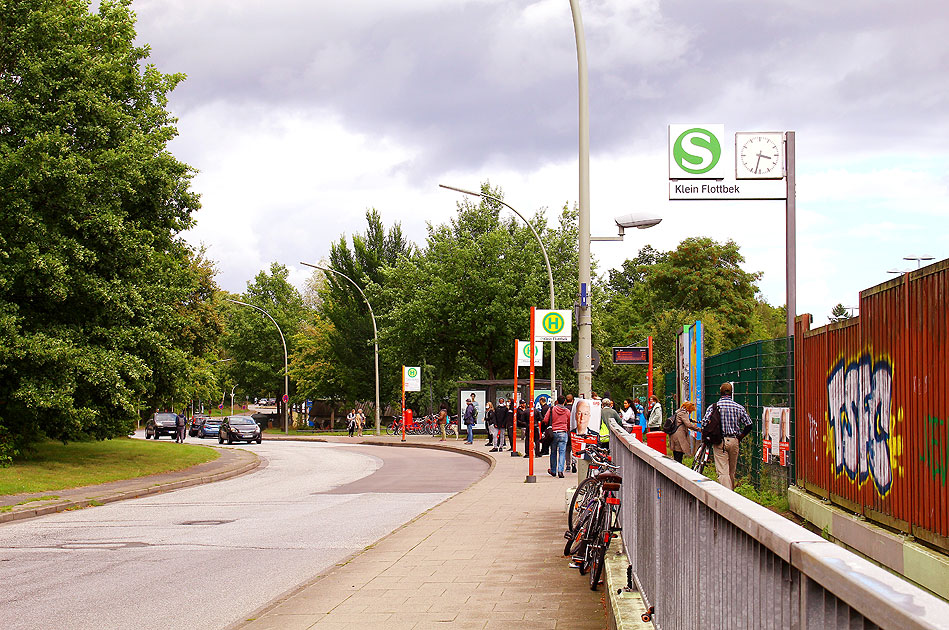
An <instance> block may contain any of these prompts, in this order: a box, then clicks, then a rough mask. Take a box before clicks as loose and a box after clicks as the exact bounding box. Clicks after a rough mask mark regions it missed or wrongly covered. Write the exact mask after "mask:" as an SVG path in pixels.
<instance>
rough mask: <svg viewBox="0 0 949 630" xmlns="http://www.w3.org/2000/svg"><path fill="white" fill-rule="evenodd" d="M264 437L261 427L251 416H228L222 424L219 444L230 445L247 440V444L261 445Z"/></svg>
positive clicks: (218, 439)
mask: <svg viewBox="0 0 949 630" xmlns="http://www.w3.org/2000/svg"><path fill="white" fill-rule="evenodd" d="M262 439H263V436H262V434H261V430H260V427H259V426H258V425H257V423H256V422H254V419H253V418H251V417H250V416H228V417H227V418H224V422H222V423H221V430H220V431H219V432H218V435H217V443H218V444H224V440H227V443H228V444H233V443H234V442H240V441H243V440H247V443H248V444H250V443H251V442H257V443H258V444H260V442H261V440H262Z"/></svg>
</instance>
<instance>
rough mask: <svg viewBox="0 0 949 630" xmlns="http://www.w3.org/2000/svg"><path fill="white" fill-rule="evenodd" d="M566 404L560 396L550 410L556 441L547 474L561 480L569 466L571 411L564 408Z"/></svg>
mask: <svg viewBox="0 0 949 630" xmlns="http://www.w3.org/2000/svg"><path fill="white" fill-rule="evenodd" d="M565 402H566V399H565V398H564V396H558V397H557V404H555V405H554V406H553V407H551V408H550V427H551V429H553V432H554V439H553V442H551V444H550V468H548V469H547V474H548V475H550V476H551V477H560V478H561V479H563V471H564V469H565V468H566V465H567V457H566V455H567V431H568V430H569V429H570V410H569V409H567V407H565V406H564V403H565Z"/></svg>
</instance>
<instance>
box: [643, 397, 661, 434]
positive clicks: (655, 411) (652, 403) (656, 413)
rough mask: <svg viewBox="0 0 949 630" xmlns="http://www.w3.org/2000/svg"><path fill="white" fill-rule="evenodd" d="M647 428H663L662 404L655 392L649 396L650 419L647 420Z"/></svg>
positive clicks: (658, 429)
mask: <svg viewBox="0 0 949 630" xmlns="http://www.w3.org/2000/svg"><path fill="white" fill-rule="evenodd" d="M646 428H647V429H648V430H650V431H661V430H662V405H660V404H659V398H658V397H657V396H656V395H655V394H653V395H652V396H650V397H649V419H648V420H646Z"/></svg>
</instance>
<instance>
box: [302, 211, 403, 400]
mask: <svg viewBox="0 0 949 630" xmlns="http://www.w3.org/2000/svg"><path fill="white" fill-rule="evenodd" d="M366 224H367V227H366V231H365V232H363V233H357V234H354V235H353V237H352V246H350V244H349V243H348V242H347V240H346V237H345V236H342V237H340V239H339V241H337V242H336V243H334V244H333V246H332V248H331V249H330V260H329V267H330V268H331V269H334V270H336V271H338V272H340V273H343V274H345V275H346V276H347V277H349V278H351V279H352V281H353V282H355V283H356V285H358V286H359V288H360V289H361V290H362V291H363V293H366V292H367V291H368V289H369V287H370V286H371V285H376V286H381V285H382V283H383V282H384V275H383V269H385V268H386V267H392V266H394V265H396V264H397V263H398V261H399V259H401V258H403V257H407V256H411V255H412V252H413V250H414V247H413V246H412V244H411V243H410V242H409V241H408V240H407V239H406V238H405V236H404V235H403V234H402V228H401V226H400V225H399V224H398V223H396V224H395V225H393V226H392V227H390V228H389V230H388V231H386V229H385V226H384V225H383V223H382V217H381V216H380V214H379V212H378V211H376V210H375V209H370V210H367V211H366ZM318 294H319V298H320V302H321V303H320V311H321V313H322V315H323V317H324V318H325V319H326V322H325V324H326V325H325V326H323V327H321V328H320V334H319V335H318V336H317V337H311V339H310V341H311V342H313V341H315V339H317V338H319V339H321V340H322V341H323V342H324V343H326V344H328V346H329V349H328V350H329V354H328V356H330V357H332V359H333V362H334V366H333V381H334V382H335V384H336V386H337V388H338V389H337V390H336V391H337V395H335V396H332V398H336V397H337V396H338V397H340V398H342V399H343V400H349V401H357V400H358V401H362V402H365V401H370V400H374V399H375V365H374V350H373V329H372V318H371V316H370V314H369V309H368V308H367V306H366V302H365V301H364V300H363V297H362V295H360V293H359V291H358V290H357V289H356V287H355V286H353V284H352V283H350V282H349V281H348V280H346V279H345V278H343V277H341V276H339V275H337V274H334V273H332V272H330V273H326V274H325V275H324V277H323V282H322V283H321V284H320V288H319V289H318ZM370 299H371V298H370ZM370 303H372V302H370ZM380 307H381V304H380V303H378V302H377V303H375V304H374V305H373V309H374V311H375V314H376V317H377V321H378V318H379V317H380V315H381V309H380ZM311 332H313V331H311ZM379 369H380V380H381V381H382V383H383V385H382V386H383V391H391V390H392V389H393V388H394V387H397V381H398V379H399V375H398V373H397V372H396V371H395V370H393V369H386V368H385V366H384V365H382V364H380V366H379Z"/></svg>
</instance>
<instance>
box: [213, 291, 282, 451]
mask: <svg viewBox="0 0 949 630" xmlns="http://www.w3.org/2000/svg"><path fill="white" fill-rule="evenodd" d="M224 299H225V300H227V301H228V302H233V303H234V304H240V305H241V306H249V307H251V308H252V309H255V310H258V311H260V312H261V313H263V314H264V315H266V316H267V319H269V320H270V321H271V322H273V325H274V326H276V327H277V332H278V333H280V343H282V344H283V396H284V398H286V399H287V400H286V402H284V403H283V432H284V434H289V433H290V421H289V418H288V416H287V408H288V407H289V405H290V372H289V370H288V369H287V368H288V366H287V341H286V340H285V339H284V338H283V331H282V330H280V325H279V324H277V320H275V319H274V318H273V317H271V316H270V313H268V312H267V311H265V310H264V309H262V308H260V307H259V306H254V305H253V304H248V303H247V302H240V301H238V300H232V299H230V298H224ZM221 404H222V405H223V402H222V403H221Z"/></svg>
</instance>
